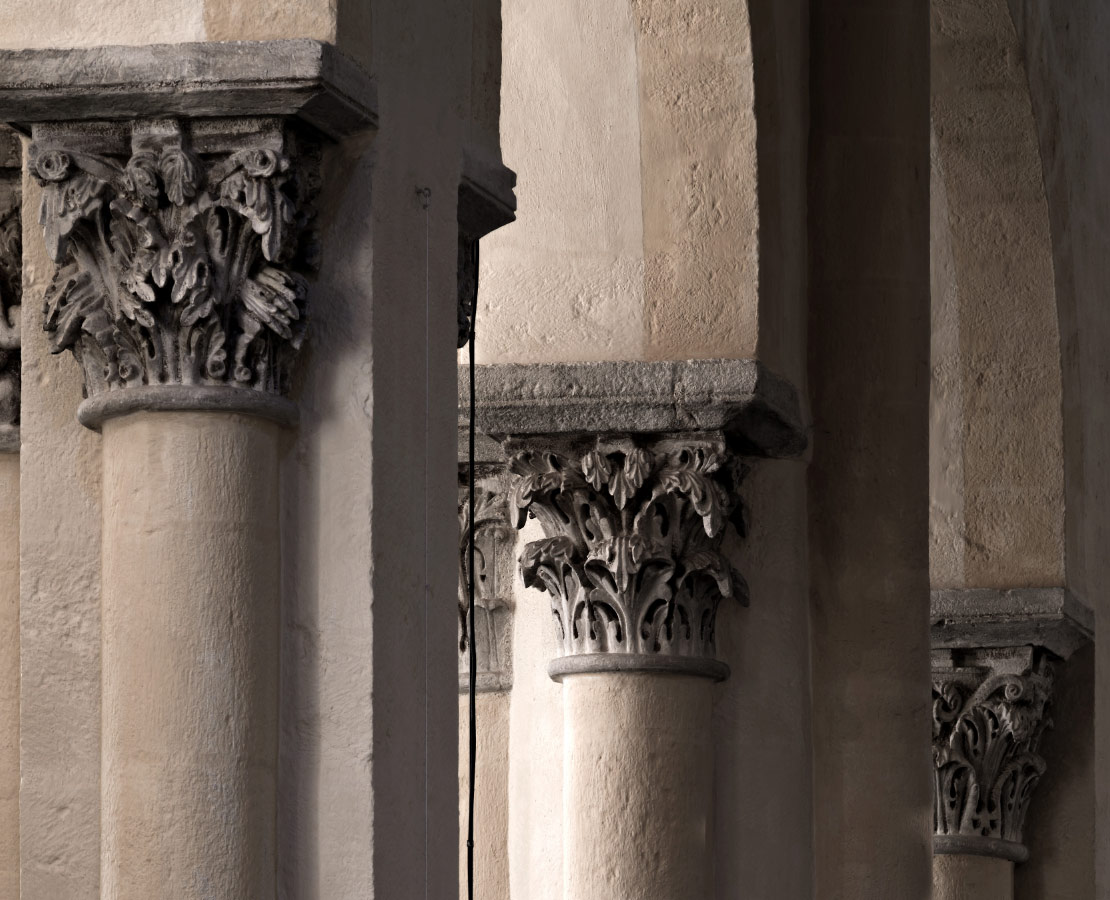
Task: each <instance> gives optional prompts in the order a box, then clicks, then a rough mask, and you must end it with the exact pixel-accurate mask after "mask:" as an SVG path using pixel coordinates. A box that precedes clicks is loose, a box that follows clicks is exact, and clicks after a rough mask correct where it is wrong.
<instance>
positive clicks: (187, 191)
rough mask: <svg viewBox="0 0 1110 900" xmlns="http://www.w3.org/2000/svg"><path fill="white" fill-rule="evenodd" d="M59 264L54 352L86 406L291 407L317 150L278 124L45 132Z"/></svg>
mask: <svg viewBox="0 0 1110 900" xmlns="http://www.w3.org/2000/svg"><path fill="white" fill-rule="evenodd" d="M30 167H31V172H32V174H33V176H34V177H35V178H36V179H37V181H38V182H39V183H40V184H41V185H42V189H43V199H42V206H41V210H40V221H41V223H42V226H43V234H44V237H45V240H46V245H47V250H48V252H49V254H50V256H51V258H52V259H53V260H54V261H55V262H56V263H57V264H58V268H57V271H56V273H55V276H54V279H53V281H52V283H51V285H50V287H49V288H48V290H47V293H46V300H45V329H46V331H47V332H49V333H50V339H51V346H52V350H53V351H54V352H55V353H60V352H62V351H65V350H71V351H72V352H73V353H74V355H75V356H76V358H77V359H78V361H79V362H80V364H81V366H82V369H83V372H84V377H85V391H86V395H87V396H89V397H95V396H97V395H101V394H104V393H106V392H110V391H121V390H127V389H129V388H133V387H137V386H152V385H196V386H231V387H236V388H242V389H245V390H250V391H258V392H261V393H264V394H270V395H281V394H282V393H283V392H284V391H285V390H286V388H287V384H288V380H289V374H290V367H291V364H292V360H293V357H294V355H295V353H296V351H297V349H298V348H299V347H300V345H301V342H302V340H303V337H304V332H305V322H306V296H307V283H306V281H305V278H304V274H303V273H304V271H306V269H307V268H309V267H310V265H311V263H312V256H313V253H312V248H311V246H310V244H309V241H308V240H307V237H308V231H307V229H306V225H307V224H308V222H309V220H310V219H311V216H312V207H311V201H312V197H313V195H314V193H315V189H316V185H317V171H316V168H317V160H316V152H315V149H314V144H313V142H312V141H311V140H309V139H307V138H306V137H305V136H303V135H302V134H301V133H299V132H296V131H295V130H294V129H292V128H291V127H289V126H287V125H285V124H283V123H282V122H281V121H280V120H277V119H245V120H235V121H234V122H230V123H229V122H224V121H221V120H198V121H195V122H190V121H182V120H141V121H135V122H133V123H130V125H127V126H123V130H122V132H121V131H120V129H118V128H115V129H113V128H111V127H108V126H96V125H87V126H84V127H82V126H79V125H71V126H62V127H58V128H53V129H44V130H41V131H40V130H36V133H35V140H34V142H33V143H32V145H31V149H30Z"/></svg>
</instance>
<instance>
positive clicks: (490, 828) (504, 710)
mask: <svg viewBox="0 0 1110 900" xmlns="http://www.w3.org/2000/svg"><path fill="white" fill-rule="evenodd" d="M511 699H512V695H511V694H510V693H509V692H508V691H490V692H487V693H482V694H479V695H478V759H477V766H476V772H475V777H474V792H475V797H474V803H475V818H474V872H475V876H474V896H475V897H476V898H478V900H509V702H510V700H511ZM469 714H470V702H469V698H468V697H467V695H466V694H461V695H460V696H459V722H460V723H461V728H460V729H459V735H460V737H461V738H462V740H461V741H460V747H459V831H460V834H461V835H462V840H461V841H459V896H460V897H462V898H465V897H466V824H467V802H466V798H467V792H468V790H469V786H470V766H469V763H470V759H469V754H468V753H467V748H466V745H465V740H466V734H467V717H468V716H469Z"/></svg>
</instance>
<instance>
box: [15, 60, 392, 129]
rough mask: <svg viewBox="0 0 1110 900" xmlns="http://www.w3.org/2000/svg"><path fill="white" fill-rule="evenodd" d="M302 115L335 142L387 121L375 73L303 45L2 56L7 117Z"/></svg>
mask: <svg viewBox="0 0 1110 900" xmlns="http://www.w3.org/2000/svg"><path fill="white" fill-rule="evenodd" d="M242 115H255V116H263V115H268V116H295V117H297V118H299V119H301V120H302V121H304V122H307V123H308V124H310V125H313V126H314V127H316V128H318V129H319V130H320V131H322V132H323V133H324V134H326V135H328V136H330V137H333V138H342V137H345V136H347V135H350V134H354V133H356V132H360V131H364V130H366V129H368V128H373V127H375V126H376V124H377V110H376V95H375V90H374V85H373V82H372V80H371V79H370V77H369V76H368V75H367V74H366V73H365V72H363V71H362V69H361V68H359V66H358V65H357V64H356V63H354V62H353V61H351V60H350V59H349V58H347V57H346V56H344V55H343V54H342V53H340V52H339V51H338V50H336V49H335V48H334V47H333V46H332V45H330V44H326V43H323V42H321V41H314V40H307V39H298V40H278V41H229V42H218V43H217V42H212V43H193V44H157V45H148V46H139V47H86V48H74V49H65V50H53V49H51V50H0V121H4V122H9V123H12V124H14V125H16V126H17V127H19V128H20V129H21V130H28V126H29V125H30V124H31V123H33V122H61V121H71V120H75V119H141V118H160V119H161V118H167V117H170V116H187V117H190V118H203V117H227V116H242Z"/></svg>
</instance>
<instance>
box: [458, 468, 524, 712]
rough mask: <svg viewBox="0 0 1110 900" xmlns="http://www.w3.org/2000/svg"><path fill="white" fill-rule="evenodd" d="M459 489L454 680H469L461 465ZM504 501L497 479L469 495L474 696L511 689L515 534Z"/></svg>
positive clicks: (466, 527) (484, 480) (465, 494)
mask: <svg viewBox="0 0 1110 900" xmlns="http://www.w3.org/2000/svg"><path fill="white" fill-rule="evenodd" d="M460 470H461V471H460V487H459V591H458V611H459V676H460V680H461V681H462V683H463V684H464V686H465V684H466V683H467V679H468V678H469V677H470V654H469V643H468V640H467V627H466V626H467V611H468V609H469V606H470V597H469V594H468V591H467V586H468V583H469V582H468V577H467V576H468V569H469V552H468V550H469V538H470V504H469V502H468V500H469V490H468V489H467V485H466V479H465V477H464V476H465V466H460ZM507 504H508V496H507V494H506V490H505V487H504V483H503V477H502V476H501V475H500V474H488V475H484V477H479V479H478V480H477V481H476V484H475V492H474V568H475V579H474V631H475V641H474V643H475V648H476V651H477V656H478V683H477V685H476V688H477V690H479V691H495V690H506V689H508V688H509V687H510V686H511V684H512V671H511V670H512V661H511V653H510V646H511V640H512V635H511V627H512V599H511V592H512V576H513V546H514V539H515V532H514V531H513V529H512V526H511V525H510V524H509V514H508V506H507Z"/></svg>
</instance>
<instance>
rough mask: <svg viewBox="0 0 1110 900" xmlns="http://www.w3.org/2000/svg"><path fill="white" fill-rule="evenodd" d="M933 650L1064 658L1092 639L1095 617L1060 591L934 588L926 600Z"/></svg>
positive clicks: (1054, 589)
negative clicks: (1024, 649) (1014, 651)
mask: <svg viewBox="0 0 1110 900" xmlns="http://www.w3.org/2000/svg"><path fill="white" fill-rule="evenodd" d="M930 631H931V640H932V646H933V648H934V649H973V648H991V647H1013V646H1022V645H1030V646H1037V647H1044V648H1045V649H1046V650H1048V651H1049V652H1051V653H1053V654H1055V655H1056V656H1058V657H1060V658H1061V659H1065V660H1066V659H1068V658H1069V657H1070V656H1071V655H1072V654H1073V653H1075V652H1076V651H1077V650H1079V649H1080V648H1081V647H1083V646H1085V645H1086V644H1088V643H1090V641H1091V640H1092V639H1093V637H1094V613H1093V612H1091V610H1090V609H1089V608H1088V607H1087V606H1086V605H1085V604H1083V603H1082V602H1081V601H1080V600H1078V599H1077V598H1076V597H1075V596H1074V595H1073V594H1072V593H1071V592H1070V591H1068V590H1067V589H1066V588H1063V587H1047V588H1011V589H1001V590H996V589H991V588H967V589H950V588H945V589H938V590H933V591H932V592H931V595H930Z"/></svg>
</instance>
